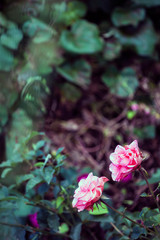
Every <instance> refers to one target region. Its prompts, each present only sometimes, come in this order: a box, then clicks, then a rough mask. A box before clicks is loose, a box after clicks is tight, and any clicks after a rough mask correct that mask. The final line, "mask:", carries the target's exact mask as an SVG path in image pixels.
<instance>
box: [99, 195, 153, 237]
mask: <svg viewBox="0 0 160 240" xmlns="http://www.w3.org/2000/svg"><path fill="white" fill-rule="evenodd" d="M100 201H101V202H102V203H104V204H105V205H106V206H107V207H109V208H110V209H112V210H113V211H115V212H116V213H118V214H119V215H121V216H122V217H124V218H126V219H128V220H129V221H130V222H132V223H134V224H136V225H139V226H140V227H142V228H145V229H146V230H149V231H150V232H152V233H154V232H153V231H152V230H150V229H148V228H147V227H145V226H144V225H142V224H140V223H138V222H136V221H134V220H132V219H131V218H129V217H127V216H126V215H125V214H124V213H123V212H119V211H118V210H117V209H115V208H114V207H112V206H110V205H109V204H108V203H106V202H105V201H103V200H102V199H100Z"/></svg>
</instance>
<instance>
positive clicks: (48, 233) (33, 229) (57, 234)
mask: <svg viewBox="0 0 160 240" xmlns="http://www.w3.org/2000/svg"><path fill="white" fill-rule="evenodd" d="M0 225H4V226H8V227H18V228H23V229H25V230H26V231H28V232H32V233H34V232H39V233H43V234H44V235H54V236H64V237H69V238H70V236H69V235H67V234H61V233H51V232H47V231H45V230H42V229H40V228H34V227H31V226H25V225H22V224H12V223H6V222H0Z"/></svg>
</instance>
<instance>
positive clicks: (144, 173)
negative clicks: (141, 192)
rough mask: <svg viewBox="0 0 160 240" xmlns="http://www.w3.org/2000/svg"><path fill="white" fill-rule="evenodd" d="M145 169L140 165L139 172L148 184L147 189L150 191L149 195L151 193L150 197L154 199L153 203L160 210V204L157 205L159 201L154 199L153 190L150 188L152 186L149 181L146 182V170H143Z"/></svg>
mask: <svg viewBox="0 0 160 240" xmlns="http://www.w3.org/2000/svg"><path fill="white" fill-rule="evenodd" d="M145 171H146V170H145V169H143V168H142V167H140V168H139V172H140V173H141V174H142V176H143V177H144V179H145V181H146V183H147V186H148V188H149V191H150V193H151V195H152V197H153V199H154V201H155V203H156V205H157V207H158V209H159V212H160V205H159V203H158V201H157V199H156V197H155V195H154V192H153V190H152V188H151V185H150V184H149V182H148V179H147V176H146V172H145Z"/></svg>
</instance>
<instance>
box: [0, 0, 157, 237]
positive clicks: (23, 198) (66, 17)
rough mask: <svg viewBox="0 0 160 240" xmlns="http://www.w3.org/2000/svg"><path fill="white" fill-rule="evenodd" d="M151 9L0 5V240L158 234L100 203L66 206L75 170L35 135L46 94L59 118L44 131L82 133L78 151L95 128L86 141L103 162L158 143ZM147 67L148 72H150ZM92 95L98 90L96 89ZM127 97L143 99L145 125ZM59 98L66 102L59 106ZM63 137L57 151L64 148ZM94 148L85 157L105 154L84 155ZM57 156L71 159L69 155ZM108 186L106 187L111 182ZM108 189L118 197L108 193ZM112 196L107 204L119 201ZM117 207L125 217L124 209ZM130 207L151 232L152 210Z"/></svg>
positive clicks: (134, 2)
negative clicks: (128, 144)
mask: <svg viewBox="0 0 160 240" xmlns="http://www.w3.org/2000/svg"><path fill="white" fill-rule="evenodd" d="M159 8H160V1H159V0H152V1H151V0H129V1H109V0H104V1H100V0H95V1H93V0H89V1H58V0H56V1H54V0H48V1H47V0H36V1H18V0H17V1H11V0H7V1H1V3H0V11H1V12H0V134H2V136H5V137H4V142H5V149H4V151H6V154H4V155H5V157H3V158H2V159H0V170H1V182H0V222H1V221H3V222H4V223H8V224H12V226H6V225H3V222H2V224H1V225H0V239H1V240H12V239H13V240H15V239H17V240H18V239H19V240H26V238H27V240H28V239H29V240H48V239H49V240H52V239H54V240H59V239H60V240H61V239H66V240H68V239H73V240H81V239H82V240H83V239H93V238H94V237H93V236H92V235H91V233H93V235H94V234H95V238H97V239H99V238H100V239H102V240H104V239H108V240H114V239H115V240H116V239H117V240H126V239H143V238H144V239H145V237H148V239H153V240H158V239H159V238H160V237H159V236H156V234H157V233H156V232H155V233H154V234H153V235H150V234H149V233H148V232H146V231H145V230H144V229H143V228H140V227H139V226H135V225H134V224H133V223H131V222H129V221H128V220H126V219H124V218H122V217H121V216H118V215H117V214H115V213H114V212H113V211H110V210H109V209H108V208H106V207H104V205H103V204H102V207H98V206H96V205H94V210H93V212H87V211H83V212H81V213H77V211H76V210H75V209H73V208H72V205H71V203H72V198H73V194H74V190H75V188H76V186H77V171H76V169H75V168H71V167H70V168H66V166H65V167H64V163H65V161H64V160H65V159H66V156H64V155H63V148H59V149H57V151H55V148H54V150H53V149H52V148H53V145H54V142H50V141H48V140H47V139H46V137H45V136H44V134H43V133H38V132H36V130H37V128H39V126H40V127H41V129H44V124H43V122H44V121H43V116H44V115H45V114H46V113H47V108H46V107H48V96H49V95H51V100H55V99H56V103H55V102H54V101H53V102H54V104H53V105H52V103H50V104H51V105H52V107H53V112H52V114H53V115H54V116H55V115H56V114H57V113H58V114H57V116H58V117H57V118H56V117H55V119H54V120H55V122H56V121H57V122H58V124H57V126H58V127H56V130H54V129H52V126H53V125H54V121H53V122H52V123H51V131H53V134H54V133H55V132H56V133H57V132H58V133H59V135H61V133H62V130H63V128H64V129H65V130H64V132H65V135H64V136H65V138H66V139H67V140H68V139H70V138H71V141H72V135H69V137H68V133H69V130H70V129H71V131H73V132H74V135H76V134H79V135H80V138H84V139H85V137H86V139H85V140H86V142H85V144H82V148H83V145H84V146H87V145H90V137H88V134H86V133H87V131H88V132H89V130H90V129H89V128H91V130H95V129H92V128H96V129H98V131H100V133H102V135H104V136H102V138H103V139H102V143H101V142H99V138H98V136H97V132H96V131H95V132H96V134H93V135H96V136H94V139H98V144H97V146H98V147H99V146H101V145H104V148H105V151H106V148H108V149H107V153H105V154H106V155H105V154H104V155H103V156H102V159H103V160H104V161H105V162H106V156H107V154H108V152H110V151H111V149H109V147H108V146H111V148H112V147H113V145H114V144H118V143H119V142H120V143H123V142H124V141H126V140H127V139H128V138H129V139H132V138H138V139H139V140H141V143H143V142H144V141H145V139H147V141H149V140H153V145H156V141H155V139H154V138H155V136H156V124H154V121H155V119H158V121H159V118H158V117H159V98H158V100H157V99H155V98H156V96H157V95H156V90H157V91H159V85H158V81H159V58H160V57H159V39H160V33H159V28H160V22H159V12H160V10H159ZM146 63H147V64H146ZM145 64H146V65H145ZM152 65H153V66H154V67H153V68H150V66H152ZM156 74H157V75H156ZM97 89H100V91H99V92H96V90H97ZM57 93H58V94H57ZM90 93H91V96H90ZM56 94H57V95H58V97H57V96H55V95H56ZM87 95H89V98H86V100H85V101H84V102H83V103H82V105H83V106H85V107H84V109H80V108H79V106H80V105H79V103H80V104H81V100H83V99H82V98H85V97H86V96H87ZM140 95H142V96H140ZM145 96H147V97H145ZM56 97H57V98H56ZM54 98H55V99H54ZM99 98H101V100H102V101H101V102H99ZM146 98H147V100H146ZM134 101H135V102H137V103H138V104H139V105H140V104H141V102H142V104H150V105H149V106H148V105H146V107H148V109H149V110H150V111H149V114H150V115H151V117H150V118H149V122H147V121H146V122H145V121H144V122H143V123H142V125H141V124H139V122H138V121H137V119H139V118H140V117H139V115H141V114H142V115H144V114H145V111H144V108H143V110H142V109H140V111H139V112H138V110H133V109H131V108H130V107H131V104H132V103H133V102H134ZM61 102H63V104H64V105H63V108H62V109H61V108H60V109H59V105H60V104H61ZM124 102H125V104H123V103H124ZM90 103H91V104H90ZM76 104H77V105H76ZM119 105H120V106H119ZM72 106H73V108H72ZM123 108H125V113H124V115H123ZM57 109H58V110H57ZM73 109H74V110H73ZM90 109H91V113H90ZM56 110H57V112H56ZM72 110H73V112H74V111H75V112H76V114H75V116H74V117H75V118H74V117H73V119H71V121H68V122H65V120H64V119H65V118H66V117H68V116H67V113H68V112H69V113H70V112H71V113H72ZM121 112H122V115H120V117H122V118H125V120H124V123H125V124H124V125H125V126H124V125H123V124H122V128H121V120H122V118H120V121H119V120H118V122H115V124H114V120H115V119H118V118H117V114H121ZM52 114H51V115H52ZM61 114H62V115H63V116H62V119H61ZM125 114H126V115H125ZM79 115H81V116H82V117H81V118H82V119H83V118H84V121H85V124H86V123H87V124H86V125H85V127H84V125H83V124H81V119H80V124H79V122H78V120H77V116H79ZM95 116H96V118H94V117H95ZM137 116H138V117H137ZM126 117H127V118H126ZM152 117H153V119H152ZM156 117H157V118H156ZM112 118H114V120H113V122H112ZM57 119H58V120H57ZM144 119H145V117H144ZM51 120H53V119H51ZM72 120H73V121H72ZM110 120H111V125H110ZM145 120H146V119H145ZM98 121H100V125H98ZM115 121H116V120H115ZM158 121H157V122H158ZM130 123H131V124H130ZM132 123H133V125H132ZM67 124H68V125H67ZM158 124H159V122H158ZM158 124H157V128H159V125H158ZM48 125H49V124H48ZM79 125H80V127H79ZM86 126H87V127H86ZM47 127H48V126H47ZM33 129H34V131H32V130H33ZM88 129H89V130H88ZM99 129H100V130H99ZM117 129H118V130H117ZM54 131H55V132H54ZM93 132H94V131H93ZM85 134H86V136H85ZM127 134H128V135H127ZM55 135H56V134H55ZM0 136H1V135H0ZM70 136H71V137H70ZM56 137H57V136H56ZM56 137H55V139H56ZM65 138H64V142H65V140H66V139H65ZM57 139H58V138H57ZM57 139H56V140H57ZM61 139H62V140H63V135H62V138H61ZM0 140H1V139H0ZM58 140H59V139H58ZM62 140H61V141H60V145H61V146H64V144H63V141H62ZM78 140H79V139H78V138H77V139H76V144H77V145H76V147H77V148H78V144H79V142H78ZM112 140H113V142H112ZM57 142H58V141H57ZM73 142H74V140H73ZM77 142H78V143H77ZM0 143H1V142H0ZM1 146H2V145H1ZM1 146H0V148H1ZM97 146H92V142H91V146H89V147H88V146H87V149H89V150H87V151H90V150H91V152H89V154H91V156H92V154H93V157H94V158H95V159H96V161H98V159H99V156H100V154H101V153H102V154H103V152H104V151H103V149H98V151H97V152H98V153H97V152H96V151H95V152H92V151H94V149H96V147H97ZM71 149H72V146H71V147H70V150H71ZM52 150H53V151H52ZM64 151H65V152H67V155H70V152H68V149H64ZM158 153H159V152H158V150H157V155H158ZM80 154H81V153H80ZM80 154H79V155H76V154H75V155H74V156H76V157H77V159H75V160H76V161H77V162H78V161H81V159H80V157H81V156H80ZM84 155H85V154H84ZM79 156H80V157H79ZM0 157H1V156H0ZM86 158H87V159H88V155H87V157H86ZM79 159H80V160H79ZM102 159H100V161H99V162H100V164H101V160H102ZM2 160H4V161H3V162H1V161H2ZM103 160H102V161H103ZM96 161H95V163H96ZM77 162H76V164H77ZM86 162H87V161H86ZM86 162H84V164H87V163H86ZM91 162H92V158H91ZM99 162H98V164H99ZM144 164H145V162H144ZM93 165H94V164H93ZM96 170H97V169H96ZM101 170H102V169H101ZM103 170H104V169H103ZM90 171H92V170H91V169H89V172H90ZM87 172H88V171H87ZM159 175H160V172H159V169H157V171H155V173H154V174H153V175H152V176H151V177H150V178H149V183H151V184H157V185H158V183H159ZM122 184H123V183H122ZM144 184H145V183H144V181H139V182H137V185H138V186H137V188H138V187H139V188H140V186H141V185H144ZM106 186H107V187H106V189H107V188H108V186H110V185H109V184H106ZM158 189H159V187H158V188H157V191H159V190H158ZM111 190H112V185H111ZM117 190H118V188H117ZM109 192H110V191H109ZM111 192H112V191H111ZM113 193H115V195H116V194H117V192H116V191H115V192H113ZM124 195H125V194H124ZM142 196H143V200H145V199H146V198H148V199H150V196H149V194H148V192H147V191H146V194H143V195H142ZM114 197H115V198H114V200H115V199H116V198H117V196H114ZM125 197H126V196H123V197H122V198H125ZM157 197H159V196H158V195H157ZM141 198H142V197H140V199H141ZM118 200H119V199H118ZM109 201H110V203H111V204H112V201H111V200H107V202H109ZM119 201H121V199H120V200H119ZM129 201H130V203H133V204H134V199H132V200H126V199H125V202H124V203H125V204H128V203H129ZM118 205H119V204H117V206H118ZM128 205H129V204H128ZM130 207H131V209H132V206H131V205H130ZM133 209H134V205H133ZM121 211H122V212H123V211H124V212H125V213H126V215H128V216H129V215H131V213H130V212H129V211H128V212H127V210H126V209H124V207H121ZM131 211H132V215H131V217H132V218H134V219H135V220H136V221H143V223H144V224H145V225H146V226H149V227H150V229H152V231H155V229H157V230H159V222H160V214H159V213H158V210H157V209H154V208H153V209H150V208H145V207H143V206H142V211H141V213H140V214H139V213H138V212H137V213H135V212H134V210H131ZM33 213H38V224H39V226H40V228H39V230H40V232H38V233H36V229H32V228H31V226H30V225H31V224H30V223H29V221H28V215H29V214H33ZM16 224H22V225H23V227H18V226H16ZM116 228H117V229H119V231H120V232H119V231H117V229H116ZM41 231H44V232H41ZM46 232H47V233H46ZM121 232H122V234H121ZM100 234H102V238H101V237H99V236H101V235H100Z"/></svg>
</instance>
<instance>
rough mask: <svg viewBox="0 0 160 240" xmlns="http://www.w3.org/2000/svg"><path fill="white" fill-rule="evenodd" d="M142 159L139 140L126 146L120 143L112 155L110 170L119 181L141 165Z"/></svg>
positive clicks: (115, 179) (113, 177)
mask: <svg viewBox="0 0 160 240" xmlns="http://www.w3.org/2000/svg"><path fill="white" fill-rule="evenodd" d="M142 159H143V156H142V153H141V152H140V150H139V147H138V143H137V140H135V141H133V142H132V143H131V144H130V145H126V146H124V147H122V146H120V145H118V146H117V147H116V149H115V151H114V153H111V155H110V160H111V162H112V163H111V164H110V166H109V170H110V171H111V172H112V179H113V180H114V181H118V182H119V181H121V180H122V179H123V178H124V177H126V176H127V175H128V174H129V173H131V172H133V171H134V170H135V169H137V168H138V167H139V166H140V164H141V162H142Z"/></svg>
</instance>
